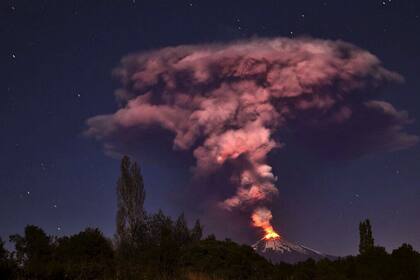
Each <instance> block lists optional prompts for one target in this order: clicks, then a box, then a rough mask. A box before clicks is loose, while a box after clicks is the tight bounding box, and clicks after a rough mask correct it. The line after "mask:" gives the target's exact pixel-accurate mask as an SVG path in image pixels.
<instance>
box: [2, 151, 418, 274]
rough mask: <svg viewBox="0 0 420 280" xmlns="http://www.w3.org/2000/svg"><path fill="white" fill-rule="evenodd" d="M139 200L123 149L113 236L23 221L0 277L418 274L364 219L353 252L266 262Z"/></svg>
mask: <svg viewBox="0 0 420 280" xmlns="http://www.w3.org/2000/svg"><path fill="white" fill-rule="evenodd" d="M144 200H145V190H144V183H143V178H142V176H141V173H140V170H139V167H138V166H137V164H136V163H135V162H134V163H132V162H131V161H130V159H129V158H128V157H124V158H123V159H122V161H121V170H120V177H119V179H118V182H117V215H116V233H115V236H114V237H113V238H107V237H105V236H104V235H103V233H102V232H101V231H100V230H99V229H97V228H87V229H85V230H83V231H81V232H79V233H77V234H74V235H71V236H62V237H55V236H50V235H48V234H47V233H45V232H44V230H42V229H41V228H39V227H37V226H34V225H28V226H26V227H25V229H24V232H23V234H22V235H20V234H15V235H12V236H10V237H9V241H10V242H12V243H13V245H14V250H13V251H11V252H9V251H7V250H6V249H5V243H4V241H2V240H1V239H0V279H13V280H15V279H16V280H23V279H25V280H41V279H42V280H44V279H45V280H56V279H57V280H59V279H69V280H70V279H71V280H73V279H74V280H76V279H77V280H94V279H97V280H99V279H101V280H107V279H109V280H111V279H112V280H113V279H118V280H131V279H150V280H153V279H157V280H160V279H168V280H169V279H174V280H175V279H179V280H183V279H185V280H188V279H189V280H194V279H196V280H219V279H220V280H227V279H238V280H239V279H241V280H242V279H244V280H246V279H255V280H257V279H258V280H263V279H267V280H270V279H273V280H274V279H279V280H282V279H284V280H286V279H290V280H292V279H293V280H329V279H331V280H345V279H349V280H350V279H355V280H356V279H357V280H376V279H377V280H382V279H383V280H388V279H389V280H411V279H412V280H420V254H419V253H418V252H416V251H415V250H413V248H412V247H411V246H410V245H408V244H403V245H402V246H401V247H400V248H398V249H396V250H394V251H392V252H391V253H388V252H386V250H385V249H384V248H383V247H379V246H376V245H375V243H374V238H373V233H372V227H371V224H370V222H369V220H366V221H363V222H361V223H360V225H359V234H360V244H359V255H357V256H349V257H344V258H339V259H337V260H327V259H324V260H320V261H317V262H316V261H314V260H307V261H305V262H301V263H298V264H294V265H291V264H286V263H280V264H272V263H270V262H269V261H267V260H266V259H264V258H263V257H261V256H259V255H258V254H257V253H255V252H254V250H253V249H252V248H251V247H249V246H247V245H239V244H237V243H235V242H233V241H231V240H229V239H226V240H216V238H215V236H214V235H209V236H207V237H203V227H202V225H201V223H200V221H199V220H197V221H196V222H195V223H194V224H193V225H192V226H190V227H189V226H188V224H187V221H186V218H185V216H184V215H183V214H181V215H180V216H179V217H178V218H177V219H175V220H173V219H172V218H171V217H169V216H167V215H165V214H164V213H163V212H162V211H159V212H157V213H154V214H153V213H150V214H149V213H146V211H145V210H144Z"/></svg>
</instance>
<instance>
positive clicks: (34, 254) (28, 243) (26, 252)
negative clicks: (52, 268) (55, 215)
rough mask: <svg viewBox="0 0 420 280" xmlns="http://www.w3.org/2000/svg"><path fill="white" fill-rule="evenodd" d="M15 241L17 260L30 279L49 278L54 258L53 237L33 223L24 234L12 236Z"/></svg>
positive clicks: (12, 240) (26, 228) (11, 239)
mask: <svg viewBox="0 0 420 280" xmlns="http://www.w3.org/2000/svg"><path fill="white" fill-rule="evenodd" d="M10 241H11V242H14V243H15V250H16V257H17V262H18V264H19V266H20V267H22V268H23V269H24V271H25V275H26V277H27V278H30V279H48V275H49V271H48V266H47V265H46V264H48V263H49V262H50V261H51V259H52V252H53V246H52V244H51V237H49V236H47V235H46V234H45V232H44V231H43V230H42V229H41V228H39V227H37V226H33V225H28V226H26V227H25V233H24V236H20V235H18V234H16V235H12V236H10Z"/></svg>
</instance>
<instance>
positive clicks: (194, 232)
mask: <svg viewBox="0 0 420 280" xmlns="http://www.w3.org/2000/svg"><path fill="white" fill-rule="evenodd" d="M202 237H203V226H202V225H201V223H200V220H198V219H197V220H196V221H195V224H194V227H193V228H192V229H191V240H192V241H194V242H196V241H200V240H201V238H202Z"/></svg>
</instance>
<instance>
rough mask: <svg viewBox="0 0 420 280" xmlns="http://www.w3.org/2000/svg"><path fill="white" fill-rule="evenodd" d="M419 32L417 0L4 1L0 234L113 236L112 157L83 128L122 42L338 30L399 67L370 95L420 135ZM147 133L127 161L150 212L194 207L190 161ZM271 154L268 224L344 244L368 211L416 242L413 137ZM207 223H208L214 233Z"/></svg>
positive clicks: (106, 98) (128, 47) (104, 92)
mask: <svg viewBox="0 0 420 280" xmlns="http://www.w3.org/2000/svg"><path fill="white" fill-rule="evenodd" d="M152 2H153V3H152ZM418 34H420V2H418V1H414V0H406V1H402V0H387V1H376V0H367V1H366V0H363V1H362V0H358V1H349V0H340V1H331V0H329V1H328V0H327V1H316V0H311V1H303V0H296V1H239V2H238V1H220V2H219V1H140V0H137V1H136V0H130V1H125V0H121V1H71V0H69V1H59V2H58V1H52V0H44V1H42V0H39V1H23V0H22V1H2V3H1V4H0V36H1V37H0V38H2V43H1V44H0V61H1V64H0V65H1V68H0V77H1V78H0V79H1V83H0V94H1V99H2V101H1V102H0V131H1V134H0V236H1V237H3V239H5V238H6V239H7V236H8V235H10V234H13V233H17V232H21V231H22V229H23V228H24V226H25V225H27V224H35V225H39V226H41V227H42V228H44V229H45V230H46V231H47V232H48V233H50V234H53V235H58V236H59V235H63V234H71V233H76V232H78V231H80V230H82V229H83V228H85V227H87V226H94V227H99V228H100V229H101V230H103V232H104V233H105V234H106V235H107V236H112V235H113V232H114V221H115V211H116V202H115V200H116V197H115V183H116V180H117V177H118V166H119V160H118V158H115V157H112V156H108V155H106V154H105V153H104V150H103V147H102V144H101V143H99V142H98V141H95V140H94V139H91V138H89V137H86V136H85V135H84V134H83V132H84V131H85V129H86V120H87V119H88V118H91V117H93V116H95V115H98V114H105V113H113V112H115V110H116V109H117V102H116V100H115V96H114V95H113V92H114V90H115V89H116V88H118V81H116V80H115V79H113V78H112V75H111V72H112V69H114V68H115V66H116V65H117V64H118V62H119V61H120V59H121V58H122V57H123V56H125V55H127V54H129V53H133V52H138V51H146V50H151V49H156V48H161V47H166V46H176V45H180V44H199V43H200V44H202V43H212V42H229V41H232V40H238V39H248V38H256V37H289V38H295V37H301V36H308V37H313V38H321V39H331V40H338V39H339V40H343V41H346V42H350V43H352V44H354V45H356V46H358V47H361V48H363V49H366V50H368V51H370V52H371V53H373V54H375V55H376V56H377V57H378V58H379V59H380V60H381V61H382V63H383V65H384V66H385V67H386V68H387V69H390V70H393V71H396V72H398V73H400V74H401V75H402V76H404V78H405V82H404V83H403V84H398V85H394V86H392V87H390V88H386V89H385V90H384V92H383V93H382V96H381V97H382V99H384V100H387V101H389V102H391V103H392V104H393V105H394V106H395V107H396V108H398V109H403V110H406V111H407V112H408V113H409V116H410V118H411V119H413V120H414V122H413V123H412V124H411V125H409V126H408V127H407V129H406V130H407V131H408V132H409V133H411V134H416V135H420V123H419V121H415V120H419V119H420V109H419V106H418V104H419V102H420V95H419V93H420V79H419V78H418V75H419V72H420V71H419V70H420V69H419V65H420V54H419V53H418V50H419V49H420V37H419V36H418ZM144 139H146V140H145V141H142V143H141V145H140V147H138V153H137V154H136V155H137V156H136V160H138V161H139V163H140V165H141V167H142V173H143V175H144V178H145V182H146V192H147V199H146V208H147V210H148V211H150V212H153V211H156V210H157V209H163V210H164V211H165V212H166V213H168V214H170V215H173V216H176V215H178V214H179V213H181V212H182V211H185V212H186V215H187V216H188V217H189V218H190V219H195V218H199V217H200V215H201V214H202V213H198V212H196V211H193V210H192V209H193V207H190V206H189V205H188V202H185V201H183V202H182V203H181V202H180V201H182V199H180V197H181V198H182V197H183V195H184V193H185V191H186V189H187V188H186V187H185V186H187V185H189V181H190V177H191V171H190V167H191V166H192V165H194V159H193V158H192V157H191V155H190V154H188V153H183V152H181V151H173V150H172V142H171V139H166V138H165V135H162V134H159V133H157V134H154V133H153V132H150V133H148V134H146V135H145V138H144ZM139 155H140V156H139ZM269 160H270V163H271V164H272V165H273V168H274V173H275V174H276V175H277V176H278V177H279V181H278V183H277V186H278V187H279V190H280V195H279V196H278V197H277V198H275V201H274V202H273V209H272V210H273V213H274V214H275V218H274V220H273V223H274V225H275V227H276V228H277V229H278V230H279V231H280V232H281V233H282V235H284V236H286V237H287V238H288V239H290V240H292V241H299V242H301V243H303V244H305V245H307V246H309V247H312V248H315V249H318V250H320V251H323V252H327V253H330V254H334V255H346V254H354V253H356V252H357V245H358V232H357V227H358V223H359V221H360V220H361V219H364V218H367V217H368V218H370V219H371V222H372V224H373V230H374V235H375V240H376V242H377V243H378V244H380V245H382V246H385V247H386V248H387V249H388V250H392V249H394V248H396V247H397V246H399V245H400V244H401V243H403V242H407V243H410V244H412V245H413V246H414V247H415V248H416V249H417V250H420V238H419V236H420V220H419V219H418V214H419V213H420V185H419V184H420V172H419V170H418V168H419V161H420V147H419V146H418V145H417V146H415V147H412V148H410V149H405V150H400V151H394V152H383V153H374V154H369V155H367V156H363V157H358V158H352V159H350V160H349V159H347V160H331V159H325V158H324V157H322V156H320V155H319V154H316V153H312V152H311V151H310V149H307V148H306V149H305V148H302V147H301V146H300V145H299V144H294V143H293V142H291V143H288V146H287V149H282V150H281V151H277V152H275V153H274V154H272V155H271V156H270V159H269ZM218 222H219V221H211V222H209V226H208V227H207V228H206V229H207V230H208V231H209V232H211V231H215V232H216V233H217V236H219V237H221V238H222V237H225V236H223V230H221V228H222V229H223V227H217V226H215V225H216V224H217V223H218ZM220 223H222V224H223V223H225V221H223V222H222V221H220ZM213 227H214V228H213ZM244 230H245V229H244ZM246 230H249V229H246ZM230 237H232V238H233V239H235V238H236V236H230ZM238 241H241V242H246V240H241V239H240V237H238ZM248 242H249V241H248Z"/></svg>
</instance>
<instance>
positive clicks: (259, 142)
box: [86, 38, 418, 226]
mask: <svg viewBox="0 0 420 280" xmlns="http://www.w3.org/2000/svg"><path fill="white" fill-rule="evenodd" d="M114 74H115V76H116V77H117V79H119V80H120V82H121V84H122V88H121V89H119V90H117V91H116V96H117V99H118V101H119V103H120V108H119V109H118V110H117V111H116V112H115V113H113V114H109V115H99V116H95V117H92V118H90V119H88V120H87V126H88V129H87V131H86V133H87V134H88V135H90V136H93V137H95V138H97V139H99V140H101V141H103V142H104V143H105V147H106V148H107V149H108V150H109V151H108V152H113V149H118V148H115V147H116V146H115V142H117V141H118V138H119V137H122V135H125V134H127V132H128V131H130V130H132V129H144V130H146V129H149V128H151V127H156V126H158V127H161V128H163V129H165V130H168V131H170V132H172V133H173V135H174V139H173V147H174V149H180V150H191V151H192V152H193V155H194V157H195V158H196V166H195V168H194V173H195V174H196V176H207V175H209V174H212V173H215V172H218V171H219V170H221V169H223V168H224V166H225V165H226V164H228V163H229V164H232V165H233V166H234V167H235V171H234V174H233V175H232V177H231V178H230V180H231V182H232V183H234V185H235V186H236V193H235V194H234V195H233V196H232V197H227V198H226V199H225V200H224V201H220V206H221V207H223V208H225V209H227V210H232V209H248V210H249V209H253V210H251V211H254V213H253V216H252V218H253V220H254V225H256V226H258V225H257V224H256V222H255V221H258V220H259V219H258V217H257V216H258V215H260V214H261V215H262V214H264V217H265V218H267V217H270V218H269V219H268V223H270V220H271V212H270V211H269V210H268V209H267V208H261V206H264V205H267V203H269V202H270V200H271V199H272V198H273V197H274V196H275V195H277V194H278V189H277V187H276V186H275V183H276V180H277V179H276V176H275V175H274V174H273V169H272V167H271V166H270V165H269V163H268V162H267V155H268V154H269V153H270V151H272V150H273V149H279V148H281V147H282V146H283V143H282V142H281V139H279V137H278V135H281V131H282V130H283V129H290V128H292V129H294V130H295V131H296V133H297V134H298V135H299V133H300V134H301V135H303V136H305V135H307V134H306V133H309V132H311V133H312V132H316V131H321V132H325V133H321V135H323V136H325V137H324V138H323V137H316V138H314V141H315V143H308V145H311V144H314V145H318V146H319V144H321V146H322V144H325V145H327V146H328V145H329V143H334V141H335V140H334V139H331V137H334V134H332V135H329V132H331V131H335V130H336V128H340V129H339V130H338V131H340V133H341V134H342V135H341V134H340V135H341V136H342V137H343V139H344V138H345V139H346V141H348V143H347V144H348V145H349V146H351V145H352V144H353V143H357V148H356V150H357V151H355V154H357V155H361V154H365V153H369V152H374V151H377V150H398V149H403V148H407V147H410V146H412V145H414V144H415V143H416V142H417V141H418V137H417V136H414V135H410V134H407V133H406V132H404V131H403V129H404V127H405V125H407V124H409V123H410V122H411V120H410V119H409V118H408V116H407V113H406V112H404V111H398V110H397V109H395V108H394V107H393V106H392V105H391V104H390V103H388V102H386V101H383V100H376V99H375V96H376V95H377V94H376V93H377V92H378V89H380V88H382V87H383V86H385V85H387V84H389V83H395V82H402V81H403V78H402V77H401V76H400V75H399V74H397V73H395V72H392V71H389V70H387V69H385V68H384V67H383V66H382V64H381V62H380V61H379V60H378V58H377V57H375V56H374V55H372V54H371V53H369V52H368V51H365V50H362V49H360V48H358V47H356V46H354V45H351V44H349V43H345V42H342V41H328V40H317V39H310V38H302V39H286V38H274V39H253V40H246V41H239V42H233V43H225V44H206V45H184V46H177V47H168V48H163V49H158V50H154V51H149V52H145V53H139V54H133V55H129V56H127V57H124V58H123V59H122V61H121V64H120V65H119V66H118V67H117V68H116V69H115V70H114ZM365 118H367V119H365ZM347 135H350V138H348V137H347ZM328 137H329V138H330V139H325V138H328ZM324 140H325V141H324ZM305 141H306V142H310V141H311V138H305V139H304V142H305ZM337 153H339V151H337ZM261 209H265V210H264V211H262V210H261ZM267 215H268V216H267ZM265 226H267V225H265Z"/></svg>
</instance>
